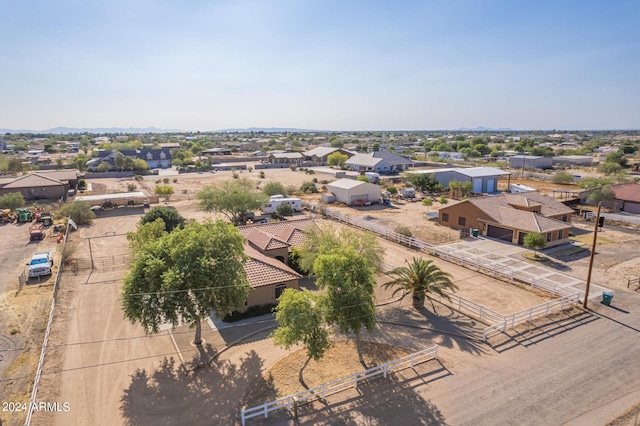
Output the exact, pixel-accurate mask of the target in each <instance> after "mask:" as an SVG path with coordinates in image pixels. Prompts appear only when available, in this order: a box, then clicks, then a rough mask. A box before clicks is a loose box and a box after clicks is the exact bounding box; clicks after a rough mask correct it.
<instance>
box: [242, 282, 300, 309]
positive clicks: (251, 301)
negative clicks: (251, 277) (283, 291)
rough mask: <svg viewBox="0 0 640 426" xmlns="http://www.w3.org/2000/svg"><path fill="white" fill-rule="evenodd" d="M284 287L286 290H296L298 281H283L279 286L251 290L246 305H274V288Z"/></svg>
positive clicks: (275, 300)
mask: <svg viewBox="0 0 640 426" xmlns="http://www.w3.org/2000/svg"><path fill="white" fill-rule="evenodd" d="M277 285H285V286H286V288H293V289H296V290H297V289H298V280H291V281H285V282H283V283H279V284H273V285H267V286H263V287H257V288H253V289H251V290H250V291H249V297H248V298H247V305H246V307H249V306H254V305H265V304H267V303H276V302H277V299H276V286H277Z"/></svg>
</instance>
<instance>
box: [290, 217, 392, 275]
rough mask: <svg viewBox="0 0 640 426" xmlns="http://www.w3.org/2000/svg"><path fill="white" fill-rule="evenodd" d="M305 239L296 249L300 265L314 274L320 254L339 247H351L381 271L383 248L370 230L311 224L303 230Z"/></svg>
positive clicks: (376, 270)
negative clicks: (315, 264) (314, 266)
mask: <svg viewBox="0 0 640 426" xmlns="http://www.w3.org/2000/svg"><path fill="white" fill-rule="evenodd" d="M305 236H306V239H305V241H304V243H303V244H302V245H301V246H300V248H299V249H298V253H299V256H300V267H301V268H302V270H303V271H305V272H308V273H311V274H315V271H314V269H313V265H314V263H315V260H316V257H317V256H318V255H320V254H326V253H330V252H332V251H333V250H335V249H338V248H340V247H352V248H353V249H354V250H355V251H356V253H358V254H359V255H362V256H363V257H364V258H365V259H366V261H367V262H368V264H369V265H371V266H372V267H373V268H374V270H375V272H376V273H379V272H382V259H383V258H384V249H383V248H382V247H380V245H379V244H378V239H377V237H376V236H375V235H374V234H372V233H370V232H362V231H358V230H355V229H351V228H341V229H336V228H333V227H331V226H323V227H319V226H313V227H309V228H307V230H306V231H305Z"/></svg>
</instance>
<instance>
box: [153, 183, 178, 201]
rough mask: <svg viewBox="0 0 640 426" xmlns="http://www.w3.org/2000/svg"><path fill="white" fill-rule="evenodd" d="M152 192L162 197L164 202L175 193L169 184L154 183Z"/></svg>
mask: <svg viewBox="0 0 640 426" xmlns="http://www.w3.org/2000/svg"><path fill="white" fill-rule="evenodd" d="M153 192H154V194H156V195H157V196H159V197H164V202H165V203H167V202H169V198H171V196H172V195H173V194H174V193H175V191H174V189H173V186H171V185H156V187H155V188H154V189H153Z"/></svg>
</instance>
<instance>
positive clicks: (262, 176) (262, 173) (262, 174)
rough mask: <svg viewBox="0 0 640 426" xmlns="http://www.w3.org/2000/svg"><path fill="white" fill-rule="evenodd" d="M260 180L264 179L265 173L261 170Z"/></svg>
mask: <svg viewBox="0 0 640 426" xmlns="http://www.w3.org/2000/svg"><path fill="white" fill-rule="evenodd" d="M258 177H259V178H260V179H264V172H263V171H262V170H261V171H260V175H259V176H258Z"/></svg>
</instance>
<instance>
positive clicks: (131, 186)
mask: <svg viewBox="0 0 640 426" xmlns="http://www.w3.org/2000/svg"><path fill="white" fill-rule="evenodd" d="M137 187H138V186H137V185H136V184H135V183H129V184H127V191H129V192H133V191H135V190H136V188H137Z"/></svg>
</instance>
